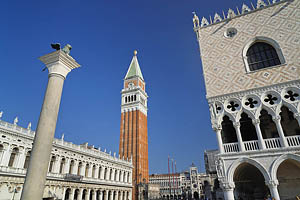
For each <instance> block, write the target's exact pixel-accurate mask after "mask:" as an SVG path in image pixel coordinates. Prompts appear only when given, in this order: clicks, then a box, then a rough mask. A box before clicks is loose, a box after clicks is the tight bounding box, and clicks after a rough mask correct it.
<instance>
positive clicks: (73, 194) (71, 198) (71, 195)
mask: <svg viewBox="0 0 300 200" xmlns="http://www.w3.org/2000/svg"><path fill="white" fill-rule="evenodd" d="M74 196H75V188H71V192H70V196H69V200H74Z"/></svg>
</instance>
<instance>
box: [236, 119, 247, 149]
mask: <svg viewBox="0 0 300 200" xmlns="http://www.w3.org/2000/svg"><path fill="white" fill-rule="evenodd" d="M240 127H241V125H240V123H239V122H236V123H234V128H235V131H236V135H237V139H238V143H239V147H240V151H245V146H244V143H243V139H242V134H241V129H240Z"/></svg>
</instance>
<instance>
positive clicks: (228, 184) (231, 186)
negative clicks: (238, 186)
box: [221, 182, 235, 190]
mask: <svg viewBox="0 0 300 200" xmlns="http://www.w3.org/2000/svg"><path fill="white" fill-rule="evenodd" d="M221 187H222V189H223V190H233V189H234V188H235V184H234V182H223V183H222V184H221Z"/></svg>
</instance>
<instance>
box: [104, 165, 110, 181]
mask: <svg viewBox="0 0 300 200" xmlns="http://www.w3.org/2000/svg"><path fill="white" fill-rule="evenodd" d="M109 175H110V168H107V169H106V176H105V180H109Z"/></svg>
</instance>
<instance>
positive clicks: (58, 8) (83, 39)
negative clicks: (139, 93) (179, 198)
mask: <svg viewBox="0 0 300 200" xmlns="http://www.w3.org/2000/svg"><path fill="white" fill-rule="evenodd" d="M242 3H243V2H242V1H239V0H226V1H224V0H210V1H204V0H147V1H146V0H81V1H79V0H72V1H71V0H70V1H69V0H64V1H63V0H51V1H15V0H10V1H2V2H1V4H0V25H1V28H0V30H1V31H0V36H1V37H0V58H1V64H0V65H1V68H0V69H1V78H0V85H1V96H0V110H2V111H4V114H3V120H5V121H9V122H12V121H13V119H14V118H15V117H16V116H18V117H19V125H21V126H24V127H27V124H28V122H29V121H31V122H32V127H33V129H35V128H36V125H37V121H38V117H39V113H40V109H41V105H42V101H43V96H44V92H45V89H46V85H47V71H45V72H42V69H43V68H44V65H43V64H42V63H41V62H40V61H39V60H38V57H39V56H42V55H45V54H47V53H50V52H51V51H52V49H51V47H50V43H53V42H60V43H62V45H65V44H66V43H70V44H71V45H72V47H73V49H72V51H71V55H72V56H73V58H75V59H76V60H77V62H78V63H79V64H81V65H82V67H81V68H79V69H76V70H74V71H72V72H71V73H70V74H69V75H68V77H67V79H66V81H65V85H64V91H63V96H62V102H61V107H60V113H59V117H58V123H57V128H56V134H55V135H56V137H61V134H62V133H65V140H67V141H72V142H73V143H75V144H81V143H84V142H89V144H94V145H95V146H101V148H102V149H104V148H106V149H107V150H108V151H110V150H111V151H112V152H118V148H119V134H120V102H121V100H120V91H121V89H122V86H123V85H122V83H123V78H124V76H125V74H126V71H127V69H128V66H129V64H130V61H131V59H132V55H133V50H134V49H137V50H138V59H139V63H140V66H141V69H142V73H143V76H144V78H145V81H146V90H147V93H148V95H149V101H148V103H149V104H148V105H149V110H148V134H149V135H148V138H149V169H150V173H164V172H167V158H168V154H170V156H171V157H172V158H174V159H175V160H176V161H177V171H180V170H184V169H186V168H187V167H188V166H189V165H190V164H191V163H192V162H194V163H195V164H196V165H197V166H200V165H201V169H202V170H204V166H203V152H204V150H205V149H213V148H217V144H216V137H215V134H214V132H213V131H212V129H211V123H210V119H209V111H208V105H207V102H206V99H205V88H204V81H203V76H202V68H201V60H200V56H199V48H198V44H197V41H196V36H195V34H194V32H193V25H192V11H196V12H197V14H198V16H199V17H200V18H202V16H205V17H208V16H209V15H212V16H213V15H214V13H215V12H216V11H217V12H219V13H220V14H221V10H222V9H224V10H225V11H227V10H228V8H230V7H231V8H235V7H236V6H239V7H241V5H242ZM246 3H248V5H250V1H246Z"/></svg>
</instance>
